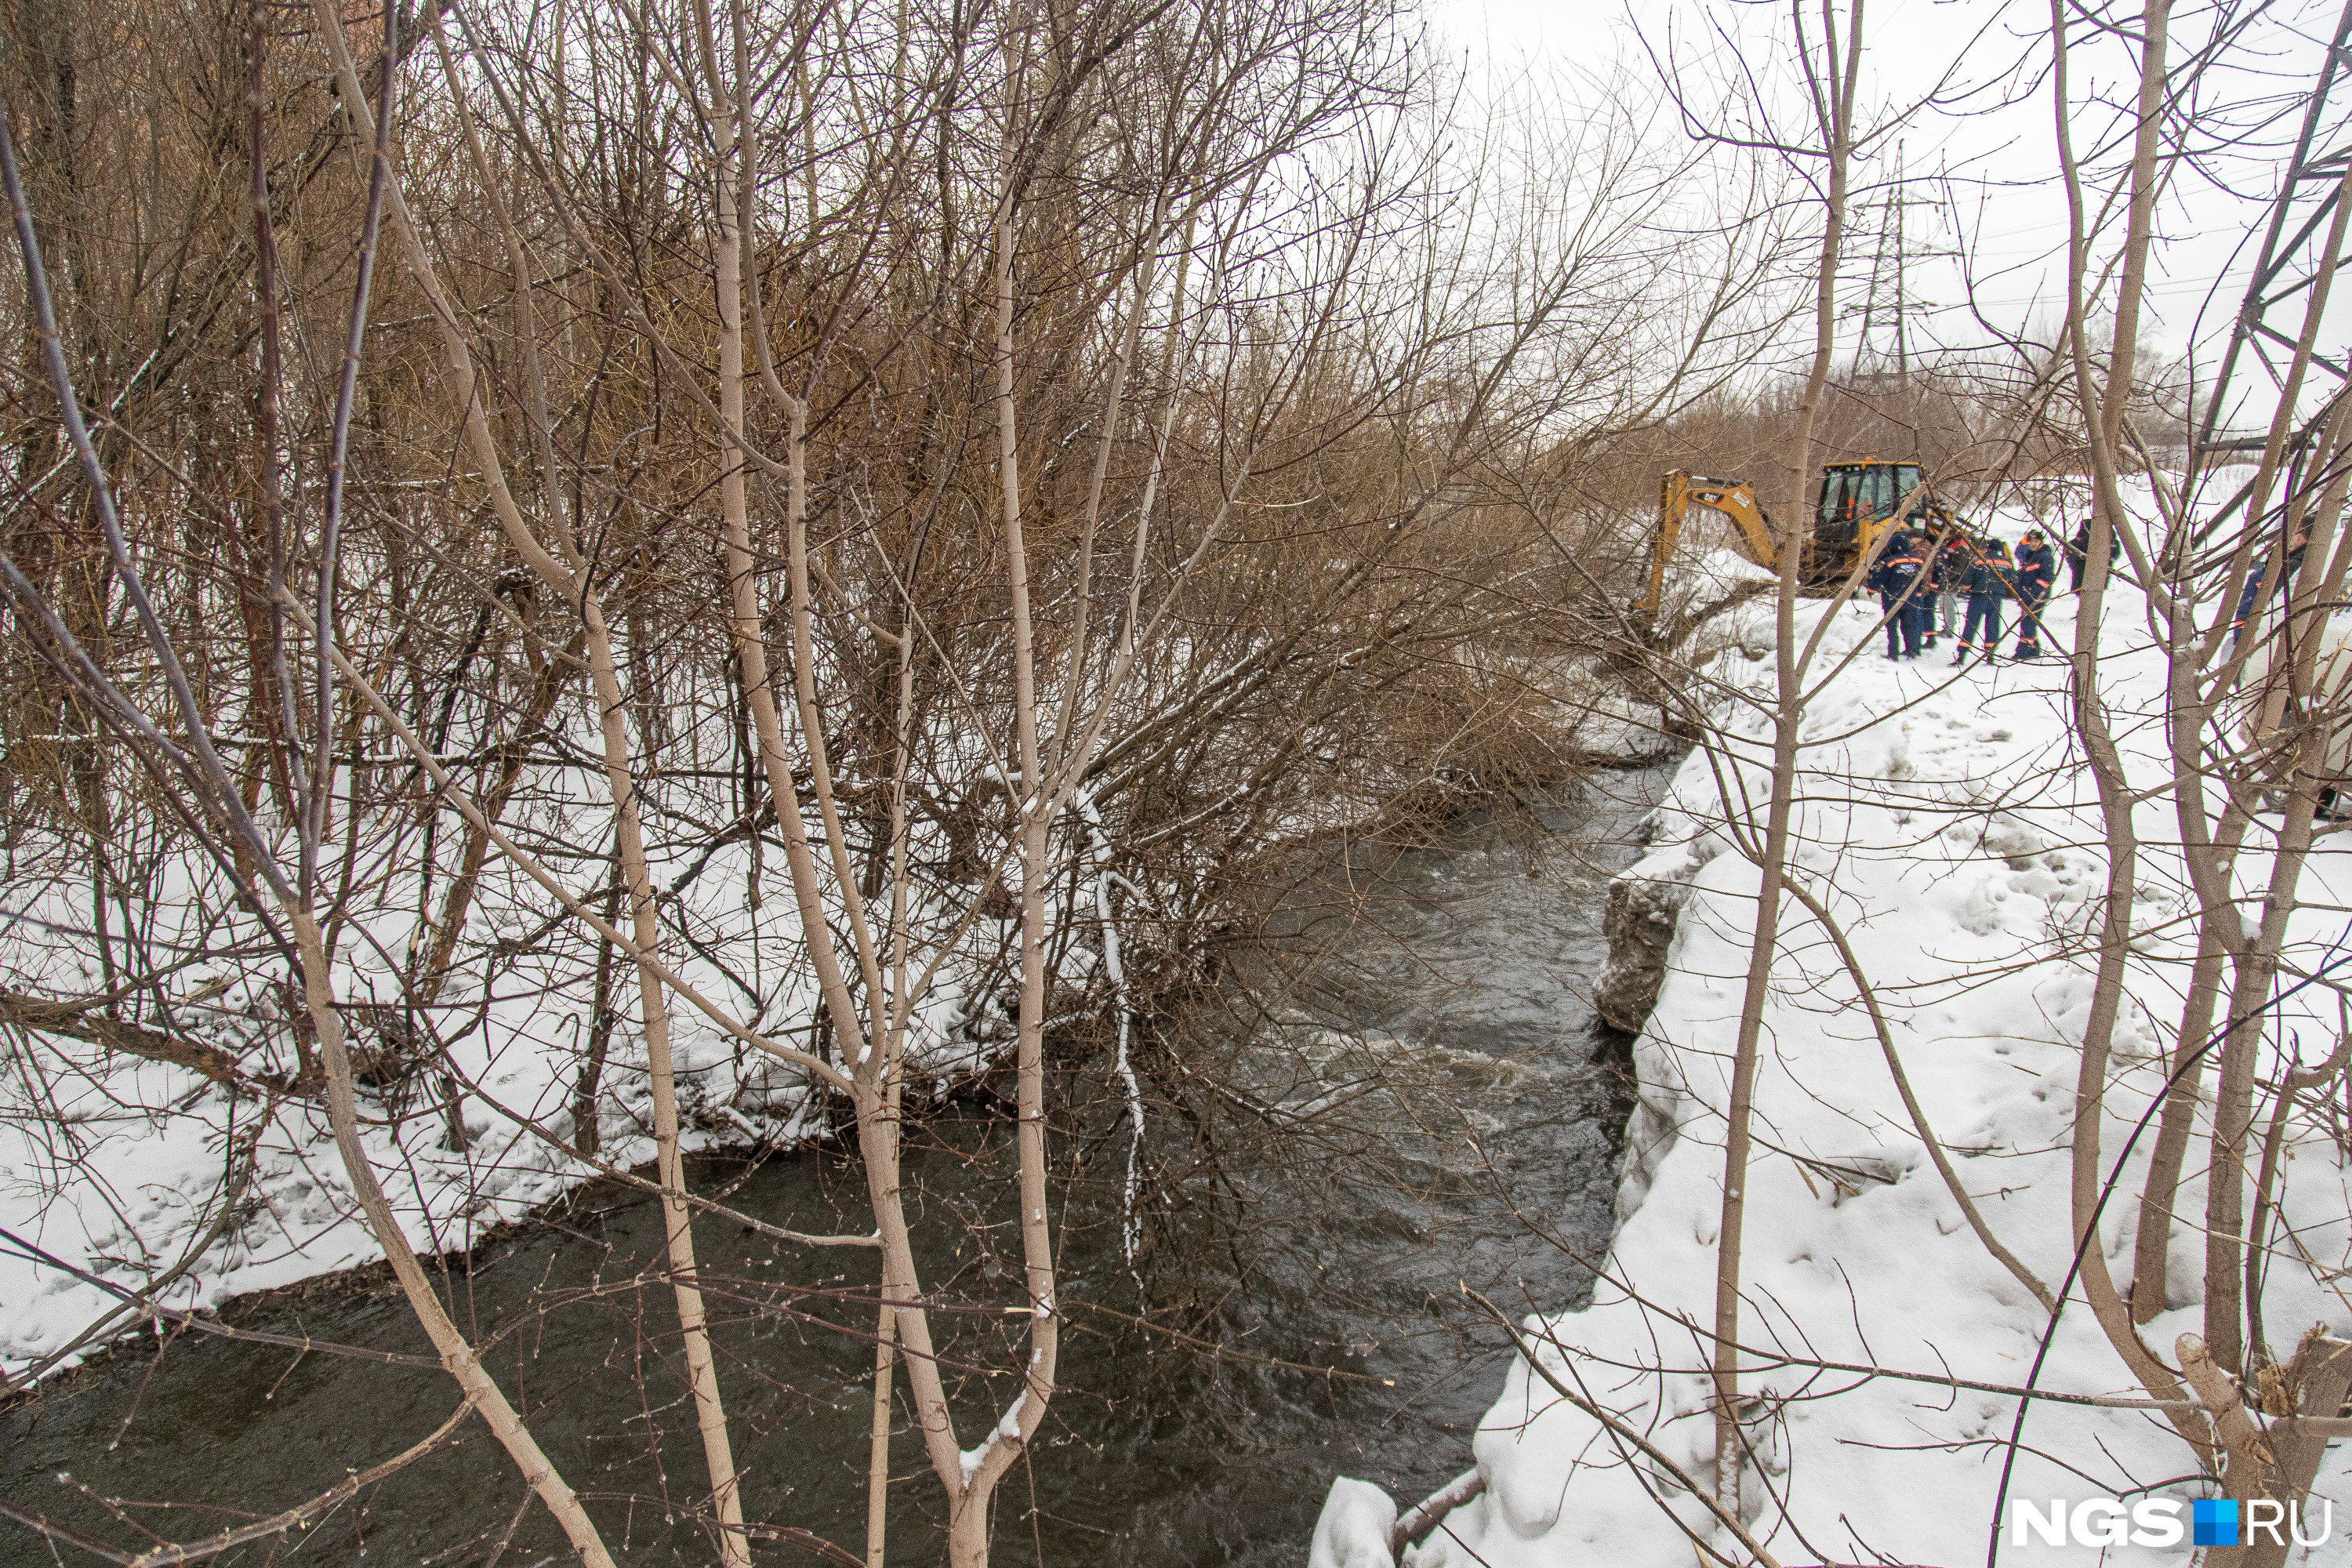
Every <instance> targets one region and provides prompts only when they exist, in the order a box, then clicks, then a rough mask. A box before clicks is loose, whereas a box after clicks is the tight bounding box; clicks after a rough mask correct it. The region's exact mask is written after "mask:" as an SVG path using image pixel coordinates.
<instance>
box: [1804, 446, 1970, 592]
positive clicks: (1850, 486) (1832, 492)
mask: <svg viewBox="0 0 2352 1568" xmlns="http://www.w3.org/2000/svg"><path fill="white" fill-rule="evenodd" d="M1898 514H1899V518H1900V521H1904V522H1906V523H1910V524H1913V525H1914V526H1916V527H1920V528H1933V527H1936V526H1937V525H1938V524H1940V523H1943V522H1948V521H1950V519H1949V516H1948V514H1947V513H1945V512H1944V511H1943V510H1942V509H1941V508H1939V507H1937V505H1936V503H1935V501H1934V500H1933V499H1931V498H1930V497H1929V496H1928V494H1927V490H1926V489H1925V488H1924V487H1923V486H1922V485H1921V483H1920V473H1919V465H1918V464H1916V463H1882V462H1879V461H1878V460H1877V459H1876V458H1872V459H1871V460H1870V461H1868V462H1863V463H1830V464H1826V465H1824V466H1823V468H1822V499H1821V504H1820V506H1819V507H1818V508H1817V509H1816V510H1815V512H1814V516H1813V563H1814V569H1815V570H1816V571H1817V572H1821V573H1822V574H1824V575H1827V574H1839V575H1843V572H1844V571H1845V570H1846V569H1848V568H1850V567H1851V565H1852V563H1853V562H1855V561H1857V560H1859V559H1861V558H1862V557H1863V556H1864V554H1866V553H1868V552H1870V550H1871V549H1872V548H1874V546H1875V545H1876V544H1877V543H1878V541H1879V538H1880V536H1881V535H1883V534H1885V532H1886V531H1887V530H1889V529H1891V528H1893V527H1894V526H1895V523H1896V521H1897V520H1898Z"/></svg>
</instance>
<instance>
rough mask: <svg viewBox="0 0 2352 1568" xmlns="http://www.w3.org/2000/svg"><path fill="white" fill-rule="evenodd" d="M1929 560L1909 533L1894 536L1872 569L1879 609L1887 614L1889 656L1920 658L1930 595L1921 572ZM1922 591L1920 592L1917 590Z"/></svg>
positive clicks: (1871, 582) (1872, 583) (1887, 653)
mask: <svg viewBox="0 0 2352 1568" xmlns="http://www.w3.org/2000/svg"><path fill="white" fill-rule="evenodd" d="M1926 568H1927V563H1926V562H1925V561H1923V560H1921V559H1920V558H1919V552H1917V551H1916V550H1914V549H1913V548H1911V536H1910V535H1909V534H1907V533H1896V534H1894V535H1891V536H1890V537H1889V538H1888V539H1887V541H1886V549H1885V552H1884V553H1882V554H1881V555H1880V556H1879V558H1878V564H1877V565H1876V566H1874V567H1872V568H1871V572H1870V586H1872V587H1873V588H1875V589H1877V590H1878V605H1879V608H1880V609H1881V610H1882V611H1883V612H1885V616H1886V657H1887V658H1918V657H1919V633H1920V630H1921V628H1922V627H1923V626H1925V625H1926V622H1927V617H1926V616H1925V614H1924V613H1923V612H1924V611H1925V610H1926V609H1927V604H1926V595H1925V592H1924V590H1920V584H1919V574H1920V573H1921V572H1923V571H1924V570H1926ZM1915 590H1920V591H1915Z"/></svg>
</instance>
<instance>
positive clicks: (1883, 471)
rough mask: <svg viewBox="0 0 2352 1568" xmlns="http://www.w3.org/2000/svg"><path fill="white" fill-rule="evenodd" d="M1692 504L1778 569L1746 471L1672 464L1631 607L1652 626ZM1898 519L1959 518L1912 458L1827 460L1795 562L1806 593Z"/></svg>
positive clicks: (1848, 569) (1826, 583)
mask: <svg viewBox="0 0 2352 1568" xmlns="http://www.w3.org/2000/svg"><path fill="white" fill-rule="evenodd" d="M1693 507H1704V508H1706V510H1709V511H1717V512H1720V513H1722V514H1723V515H1724V516H1725V517H1726V518H1727V519H1729V520H1730V521H1731V525H1732V528H1733V531H1734V534H1735V538H1736V540H1737V542H1738V545H1739V551H1740V553H1741V554H1743V555H1745V556H1747V557H1748V559H1749V560H1750V561H1753V562H1754V563H1756V564H1757V565H1759V566H1761V567H1763V568H1764V569H1765V570H1766V571H1768V572H1778V571H1779V570H1780V545H1779V542H1777V541H1776V540H1775V539H1774V537H1773V531H1772V520H1771V518H1770V517H1769V515H1767V514H1766V512H1765V510H1764V509H1763V508H1762V507H1760V506H1759V505H1758V504H1757V502H1756V487H1755V486H1753V485H1751V484H1749V483H1748V482H1747V481H1746V480H1745V479H1708V478H1706V476H1704V475H1701V474H1694V473H1690V472H1687V471H1686V470H1684V469H1681V468H1677V469H1675V471H1674V472H1673V473H1670V474H1668V475H1667V476H1666V478H1665V481H1664V484H1662V485H1661V486H1660V487H1659V489H1658V531H1657V535H1656V537H1655V538H1654V540H1653V541H1652V542H1651V549H1650V577H1649V582H1648V584H1647V586H1646V587H1645V589H1644V591H1643V595H1642V597H1641V598H1640V599H1639V600H1637V601H1636V602H1635V604H1634V606H1633V607H1634V610H1635V611H1636V612H1637V613H1638V614H1639V615H1640V616H1642V617H1643V620H1644V621H1645V622H1646V623H1647V624H1649V625H1650V626H1653V627H1654V626H1656V623H1657V617H1658V611H1659V608H1660V606H1661V605H1664V603H1665V593H1666V564H1667V563H1668V562H1670V561H1672V560H1673V559H1674V554H1675V542H1676V541H1677V540H1678V539H1679V538H1680V537H1681V534H1682V530H1683V521H1684V520H1685V518H1687V517H1688V516H1689V515H1690V511H1691V509H1692V508H1693ZM1898 519H1900V521H1903V522H1904V523H1906V524H1908V525H1910V526H1912V527H1916V528H1921V529H1926V530H1929V531H1942V530H1945V529H1948V528H1957V527H1958V526H1959V520H1958V519H1957V518H1956V517H1954V516H1953V515H1952V513H1951V512H1950V511H1949V510H1948V509H1946V508H1944V507H1942V506H1939V505H1937V502H1936V501H1935V500H1934V498H1932V497H1931V496H1929V495H1928V493H1927V487H1926V486H1925V485H1924V484H1923V483H1921V480H1920V474H1919V465H1918V464H1916V463H1882V462H1879V461H1878V460H1876V459H1875V458H1873V459H1872V460H1870V461H1868V462H1863V463H1831V464H1829V465H1827V466H1826V467H1824V468H1822V490H1821V500H1820V501H1819V502H1818V503H1817V504H1816V505H1815V507H1814V509H1813V526H1812V529H1811V532H1810V533H1809V534H1808V535H1807V536H1806V538H1805V541H1804V552H1805V556H1804V559H1803V560H1801V561H1800V562H1799V563H1797V574H1798V582H1799V583H1800V584H1802V586H1803V588H1804V589H1805V591H1806V592H1808V593H1826V592H1833V591H1834V590H1835V588H1836V586H1837V584H1841V583H1843V581H1844V580H1845V578H1846V576H1847V575H1848V574H1850V573H1852V572H1853V568H1854V566H1855V563H1858V562H1860V561H1861V560H1862V559H1863V558H1864V556H1865V555H1867V554H1869V553H1870V552H1871V551H1872V550H1873V549H1874V548H1875V547H1876V545H1877V543H1878V541H1879V539H1880V538H1881V537H1882V536H1883V535H1885V533H1886V532H1887V531H1888V530H1890V529H1892V528H1894V527H1895V523H1896V521H1897V520H1898Z"/></svg>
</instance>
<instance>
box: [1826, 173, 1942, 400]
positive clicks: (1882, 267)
mask: <svg viewBox="0 0 2352 1568" xmlns="http://www.w3.org/2000/svg"><path fill="white" fill-rule="evenodd" d="M1940 205H1942V204H1941V203H1939V202H1937V201H1933V200H1931V199H1929V198H1927V197H1926V196H1915V195H1912V194H1911V186H1910V184H1909V183H1908V182H1907V181H1906V179H1905V177H1904V173H1903V146H1902V143H1900V142H1897V143H1896V144H1895V177H1894V179H1893V180H1892V181H1891V182H1890V183H1889V184H1887V186H1886V187H1885V195H1881V196H1879V197H1878V198H1877V199H1875V200H1874V201H1868V202H1864V203H1861V204H1859V205H1858V206H1857V207H1856V209H1855V216H1856V217H1857V219H1858V220H1860V221H1858V222H1857V223H1856V224H1855V227H1856V228H1857V229H1862V228H1865V227H1867V226H1870V224H1871V220H1872V218H1873V216H1875V219H1876V225H1875V226H1876V231H1877V232H1876V237H1875V241H1874V247H1873V250H1872V254H1871V259H1870V274H1869V279H1868V281H1867V283H1866V284H1865V285H1864V290H1863V298H1862V303H1861V304H1860V305H1859V306H1851V305H1850V306H1848V307H1847V308H1846V313H1847V314H1848V315H1859V316H1860V317H1861V318H1862V328H1861V331H1860V332H1859V334H1858V335H1857V336H1856V339H1855V342H1854V351H1853V375H1854V380H1855V381H1856V382H1857V383H1859V384H1863V385H1865V386H1871V385H1876V386H1887V385H1891V386H1893V387H1894V388H1895V390H1897V391H1908V390H1909V389H1910V386H1911V321H1912V318H1913V316H1914V315H1916V313H1917V312H1918V311H1919V310H1922V309H1925V308H1926V306H1927V301H1926V300H1917V299H1914V298H1913V297H1912V295H1911V291H1910V261H1911V252H1912V248H1913V247H1912V245H1911V238H1910V210H1911V209H1912V208H1913V207H1937V206H1940Z"/></svg>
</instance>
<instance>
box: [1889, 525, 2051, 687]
mask: <svg viewBox="0 0 2352 1568" xmlns="http://www.w3.org/2000/svg"><path fill="white" fill-rule="evenodd" d="M2085 531H2086V532H2087V530H2085ZM2081 553H2082V548H2081V542H2078V543H2077V545H2076V548H2075V549H2073V550H2070V551H2068V552H2067V554H2068V555H2069V557H2071V558H2073V559H2074V564H2075V581H2076V584H2077V585H2078V586H2079V585H2080V583H2081V575H2082V574H2081V561H2080V557H2081ZM2057 574H2058V561H2057V554H2056V552H2054V551H2053V550H2052V549H2051V547H2050V542H2049V540H2048V539H2046V538H2045V537H2043V535H2042V531H2041V530H2040V529H2038V528H2029V529H2027V530H2026V531H2025V537H2024V538H2022V539H2021V540H2020V541H2018V544H2017V552H2016V553H2015V554H2014V555H2011V553H2010V548H2009V542H2008V541H2006V540H2003V539H1996V538H1993V537H1992V536H1990V535H1989V534H1988V535H1982V536H1979V537H1976V538H1970V537H1969V536H1968V535H1966V534H1962V533H1947V534H1946V535H1945V536H1944V537H1943V538H1942V539H1941V540H1936V539H1929V538H1923V537H1918V536H1914V535H1912V534H1908V533H1901V532H1898V533H1895V534H1894V535H1893V536H1891V537H1890V538H1889V539H1888V540H1887V542H1886V548H1885V551H1884V552H1882V553H1881V554H1880V555H1879V558H1878V564H1877V565H1876V566H1875V567H1874V568H1873V569H1872V571H1871V574H1870V580H1869V585H1870V586H1871V587H1872V588H1874V589H1875V590H1876V591H1877V593H1878V602H1879V604H1880V605H1881V606H1882V607H1883V608H1884V609H1885V614H1886V657H1887V658H1890V659H1901V658H1918V657H1919V656H1920V654H1921V653H1923V652H1925V651H1926V650H1927V649H1930V648H1933V647H1935V646H1936V639H1937V631H1938V626H1939V625H1940V628H1941V634H1942V635H1943V636H1944V637H1950V636H1952V635H1953V633H1954V630H1955V629H1956V624H1957V629H1958V635H1959V647H1958V648H1957V649H1956V650H1955V651H1954V652H1953V654H1952V663H1953V664H1954V665H1955V666H1958V665H1962V664H1966V663H1967V662H1968V661H1969V655H1971V654H1977V655H1979V657H1981V658H1983V659H1984V661H1985V662H1986V663H1988V664H1990V663H1991V662H1992V660H1993V658H1995V656H1996V655H1998V654H1999V653H2000V639H2001V635H2002V632H2001V606H2002V605H2004V604H2007V603H2008V602H2009V601H2011V600H2012V599H2013V600H2015V601H2016V602H2017V646H2016V647H2015V649H2014V650H2013V652H2012V655H2011V657H2012V658H2019V659H2027V660H2031V659H2037V658H2041V657H2042V608H2043V606H2045V605H2048V604H2049V603H2050V593H2051V588H2052V585H2053V583H2054V582H2055V581H2056V578H2057Z"/></svg>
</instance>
